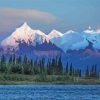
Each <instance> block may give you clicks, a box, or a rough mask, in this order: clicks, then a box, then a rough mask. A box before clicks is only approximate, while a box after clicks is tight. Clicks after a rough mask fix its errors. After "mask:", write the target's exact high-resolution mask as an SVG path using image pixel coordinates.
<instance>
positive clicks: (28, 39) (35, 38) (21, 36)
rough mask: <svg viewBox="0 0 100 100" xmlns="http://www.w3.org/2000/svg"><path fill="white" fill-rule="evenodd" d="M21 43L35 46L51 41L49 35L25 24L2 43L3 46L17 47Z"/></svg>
mask: <svg viewBox="0 0 100 100" xmlns="http://www.w3.org/2000/svg"><path fill="white" fill-rule="evenodd" d="M19 41H20V42H25V43H27V44H32V45H35V44H36V43H39V44H41V43H43V42H45V41H47V42H48V41H49V39H48V37H47V35H45V33H43V32H42V31H40V30H33V29H31V28H30V27H29V26H28V25H27V23H26V22H25V23H24V24H23V25H22V26H21V27H20V28H17V29H16V30H15V32H13V33H12V34H11V35H10V36H9V37H8V38H6V39H4V40H3V41H2V42H1V46H3V47H6V46H11V47H16V46H18V44H19Z"/></svg>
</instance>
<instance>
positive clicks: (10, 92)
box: [0, 85, 100, 100]
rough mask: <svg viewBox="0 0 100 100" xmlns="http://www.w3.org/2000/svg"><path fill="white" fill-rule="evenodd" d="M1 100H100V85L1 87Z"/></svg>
mask: <svg viewBox="0 0 100 100" xmlns="http://www.w3.org/2000/svg"><path fill="white" fill-rule="evenodd" d="M0 100H100V85H0Z"/></svg>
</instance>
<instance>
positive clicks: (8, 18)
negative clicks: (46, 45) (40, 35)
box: [0, 0, 100, 38]
mask: <svg viewBox="0 0 100 100" xmlns="http://www.w3.org/2000/svg"><path fill="white" fill-rule="evenodd" d="M25 21H27V22H28V24H29V25H30V26H31V27H32V28H33V29H40V30H42V31H43V32H46V33H47V34H48V33H49V32H50V31H51V30H52V29H57V30H59V31H61V32H66V31H67V30H75V31H82V30H84V29H86V28H87V27H88V26H91V27H93V28H94V29H98V28H100V0H0V38H2V36H4V35H7V34H8V33H10V32H12V31H14V30H15V28H16V27H19V26H20V25H21V24H23V23H24V22H25Z"/></svg>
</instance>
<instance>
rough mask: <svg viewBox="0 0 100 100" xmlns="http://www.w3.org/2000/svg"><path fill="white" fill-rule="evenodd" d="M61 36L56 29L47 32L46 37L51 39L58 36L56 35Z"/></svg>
mask: <svg viewBox="0 0 100 100" xmlns="http://www.w3.org/2000/svg"><path fill="white" fill-rule="evenodd" d="M61 36H63V34H62V33H61V32H59V31H57V30H55V29H54V30H52V31H51V32H50V33H49V34H48V37H49V39H53V38H58V37H61Z"/></svg>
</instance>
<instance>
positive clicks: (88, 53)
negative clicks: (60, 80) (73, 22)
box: [0, 22, 100, 64]
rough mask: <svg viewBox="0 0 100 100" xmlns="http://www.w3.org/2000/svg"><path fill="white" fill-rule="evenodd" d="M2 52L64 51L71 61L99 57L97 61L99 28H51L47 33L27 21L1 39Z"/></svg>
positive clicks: (40, 53) (32, 54)
mask: <svg viewBox="0 0 100 100" xmlns="http://www.w3.org/2000/svg"><path fill="white" fill-rule="evenodd" d="M90 45H91V46H90ZM1 54H5V55H8V54H9V55H11V54H16V55H28V56H29V57H35V56H38V57H42V56H46V57H50V56H54V57H55V56H59V55H62V57H63V58H64V59H65V58H68V59H67V60H70V62H71V61H74V62H77V61H80V60H82V59H85V60H86V61H87V59H91V61H93V60H94V58H95V57H96V59H97V60H96V61H99V60H100V30H93V29H92V28H91V27H89V28H88V29H87V30H85V31H83V32H75V31H73V30H69V31H67V32H65V33H61V32H59V31H57V30H52V31H51V32H50V33H49V34H48V35H47V34H45V33H43V32H42V31H40V30H33V29H32V28H30V27H29V26H28V24H27V23H26V22H25V23H24V24H23V25H21V26H20V27H19V28H17V29H16V30H15V31H14V32H13V33H12V34H11V35H10V36H8V37H7V38H5V39H4V40H3V41H1V43H0V55H1ZM76 57H78V58H76ZM98 57H99V58H98ZM72 58H75V59H72ZM76 60H77V61H76ZM94 63H95V61H94ZM96 63H99V62H96ZM99 64H100V63H99Z"/></svg>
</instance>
